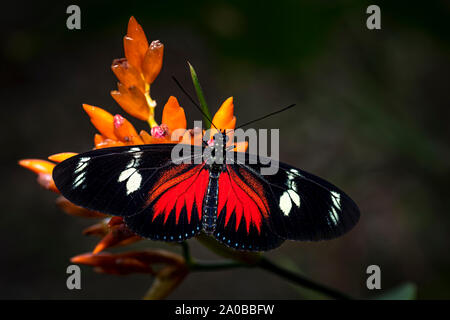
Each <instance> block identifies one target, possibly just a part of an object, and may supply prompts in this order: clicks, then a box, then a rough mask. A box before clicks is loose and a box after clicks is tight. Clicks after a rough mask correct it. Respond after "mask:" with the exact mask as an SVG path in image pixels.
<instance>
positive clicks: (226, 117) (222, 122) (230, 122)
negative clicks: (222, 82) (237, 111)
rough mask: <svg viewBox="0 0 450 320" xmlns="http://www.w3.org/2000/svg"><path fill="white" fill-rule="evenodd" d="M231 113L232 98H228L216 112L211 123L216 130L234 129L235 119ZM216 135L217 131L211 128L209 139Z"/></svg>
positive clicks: (232, 110)
mask: <svg viewBox="0 0 450 320" xmlns="http://www.w3.org/2000/svg"><path fill="white" fill-rule="evenodd" d="M233 112H234V105H233V97H229V98H228V99H227V100H225V102H224V103H223V104H222V106H221V107H220V108H219V110H218V111H217V112H216V114H215V115H214V118H213V119H212V122H213V123H214V125H215V126H216V127H217V128H218V129H234V128H235V126H236V117H235V116H234V114H233ZM216 133H217V130H216V129H215V128H214V127H213V126H211V137H213V136H214V134H216Z"/></svg>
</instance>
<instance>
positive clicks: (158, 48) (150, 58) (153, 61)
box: [142, 40, 164, 83]
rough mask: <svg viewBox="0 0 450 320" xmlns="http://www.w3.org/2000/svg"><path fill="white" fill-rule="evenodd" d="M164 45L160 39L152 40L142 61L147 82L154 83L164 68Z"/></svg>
mask: <svg viewBox="0 0 450 320" xmlns="http://www.w3.org/2000/svg"><path fill="white" fill-rule="evenodd" d="M163 54H164V45H163V44H162V43H161V42H159V40H155V41H152V43H151V44H150V47H149V48H148V50H147V52H146V53H145V57H144V60H143V62H142V72H143V74H144V78H145V82H147V83H153V81H155V79H156V77H157V76H158V74H159V72H160V71H161V68H162V62H163Z"/></svg>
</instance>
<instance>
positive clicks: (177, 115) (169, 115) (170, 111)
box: [162, 96, 186, 133]
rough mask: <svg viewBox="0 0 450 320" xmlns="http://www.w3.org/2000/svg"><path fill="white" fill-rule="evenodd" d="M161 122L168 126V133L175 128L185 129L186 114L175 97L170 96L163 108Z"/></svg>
mask: <svg viewBox="0 0 450 320" xmlns="http://www.w3.org/2000/svg"><path fill="white" fill-rule="evenodd" d="M162 123H164V124H166V125H167V127H168V128H169V133H172V132H173V131H175V130H177V129H186V115H185V113H184V109H183V108H182V107H180V104H179V103H178V100H177V98H175V97H174V96H170V98H169V100H167V103H166V105H165V106H164V109H163V114H162Z"/></svg>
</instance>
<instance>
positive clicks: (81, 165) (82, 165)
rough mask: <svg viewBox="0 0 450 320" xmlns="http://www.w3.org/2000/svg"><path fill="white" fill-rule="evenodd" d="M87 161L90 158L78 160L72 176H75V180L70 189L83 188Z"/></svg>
mask: <svg viewBox="0 0 450 320" xmlns="http://www.w3.org/2000/svg"><path fill="white" fill-rule="evenodd" d="M89 160H91V158H89V157H81V158H80V160H78V163H77V166H76V168H75V170H74V172H73V173H74V174H75V175H76V177H75V179H74V180H73V183H72V188H74V189H75V188H78V187H80V186H83V183H84V181H85V180H86V170H85V169H86V167H87V165H88V164H89Z"/></svg>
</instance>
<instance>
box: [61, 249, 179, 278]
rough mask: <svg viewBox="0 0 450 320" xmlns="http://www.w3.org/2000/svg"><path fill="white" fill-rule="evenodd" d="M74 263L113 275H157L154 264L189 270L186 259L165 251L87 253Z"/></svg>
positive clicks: (73, 259) (76, 258)
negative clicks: (153, 267)
mask: <svg viewBox="0 0 450 320" xmlns="http://www.w3.org/2000/svg"><path fill="white" fill-rule="evenodd" d="M70 261H71V262H73V263H78V264H85V265H90V266H93V267H96V271H99V272H106V273H112V274H130V273H150V274H155V272H154V271H153V269H152V265H153V264H166V265H172V266H176V267H178V268H184V269H186V270H187V267H186V264H185V262H184V259H183V258H182V257H181V256H180V255H178V254H176V253H172V252H169V251H165V250H145V251H132V252H124V253H116V254H112V253H106V252H100V253H97V254H93V253H85V254H81V255H78V256H75V257H73V258H72V259H70Z"/></svg>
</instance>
